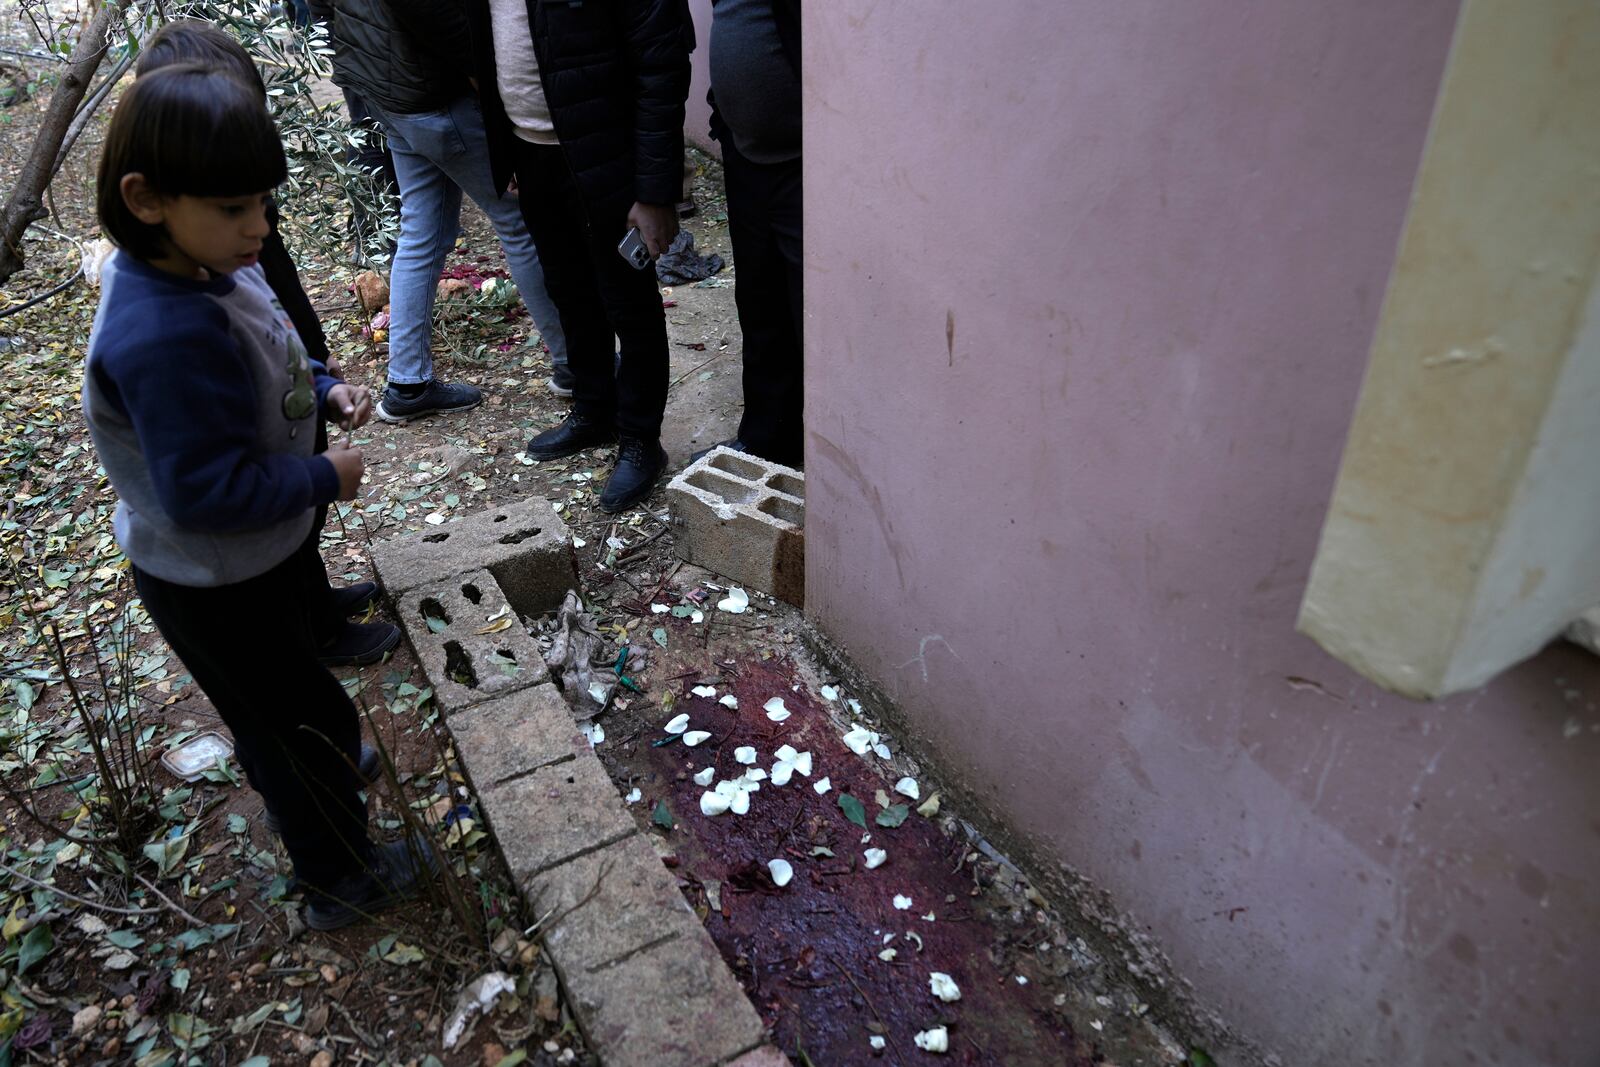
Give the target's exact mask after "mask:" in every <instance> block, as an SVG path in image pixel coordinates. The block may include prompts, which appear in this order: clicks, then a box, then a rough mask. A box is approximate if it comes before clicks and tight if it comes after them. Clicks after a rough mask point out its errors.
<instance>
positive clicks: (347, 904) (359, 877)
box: [306, 837, 439, 930]
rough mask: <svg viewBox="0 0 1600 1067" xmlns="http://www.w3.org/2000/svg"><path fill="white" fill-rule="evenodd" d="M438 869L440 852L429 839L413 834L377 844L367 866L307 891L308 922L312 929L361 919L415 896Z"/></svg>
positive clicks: (343, 924)
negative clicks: (325, 885)
mask: <svg viewBox="0 0 1600 1067" xmlns="http://www.w3.org/2000/svg"><path fill="white" fill-rule="evenodd" d="M413 848H414V849H415V852H416V854H413ZM419 860H420V862H419ZM438 873H439V854H438V853H437V852H435V851H434V848H433V845H432V843H431V842H429V841H427V840H424V839H422V838H416V837H414V838H412V839H411V840H410V842H406V841H391V842H390V843H389V844H387V845H376V846H374V847H373V849H372V854H371V855H370V856H368V857H367V865H366V868H365V869H364V870H361V871H358V872H357V873H355V874H352V875H349V876H348V877H345V878H341V879H339V880H338V881H337V882H335V883H334V884H333V885H331V886H327V887H326V888H319V889H312V890H308V891H307V893H306V925H307V926H309V927H311V929H313V930H338V929H340V928H341V927H345V926H350V925H351V924H353V923H358V922H360V921H361V920H362V919H365V918H367V917H368V916H370V915H372V914H373V913H374V912H379V911H383V910H384V909H385V908H392V907H394V905H396V904H399V903H400V902H401V901H404V900H406V899H408V898H410V897H414V896H416V895H417V892H418V891H419V890H420V889H421V888H422V885H423V882H424V880H425V879H432V878H433V877H435V876H437V875H438Z"/></svg>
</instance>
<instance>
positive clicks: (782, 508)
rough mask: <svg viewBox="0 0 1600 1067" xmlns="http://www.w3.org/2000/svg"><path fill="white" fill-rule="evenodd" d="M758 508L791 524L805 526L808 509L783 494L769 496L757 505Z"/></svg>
mask: <svg viewBox="0 0 1600 1067" xmlns="http://www.w3.org/2000/svg"><path fill="white" fill-rule="evenodd" d="M756 510H757V511H761V512H765V513H766V514H768V515H771V516H772V517H773V518H775V519H778V520H780V521H782V522H786V523H788V524H789V525H790V526H798V527H800V528H802V529H804V528H805V525H806V509H805V508H803V507H801V506H800V505H799V504H796V503H795V502H794V501H792V500H785V499H783V498H782V497H781V496H769V497H767V499H765V500H763V501H762V502H761V503H759V504H757V505H756Z"/></svg>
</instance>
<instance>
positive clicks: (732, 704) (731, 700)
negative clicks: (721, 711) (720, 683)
mask: <svg viewBox="0 0 1600 1067" xmlns="http://www.w3.org/2000/svg"><path fill="white" fill-rule="evenodd" d="M717 703H718V704H721V705H722V706H723V707H725V708H727V709H729V710H730V711H737V710H738V709H739V698H738V697H736V696H734V695H733V694H732V693H729V694H728V695H727V696H725V697H723V698H722V699H721V700H719V701H717Z"/></svg>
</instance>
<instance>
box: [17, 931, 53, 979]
mask: <svg viewBox="0 0 1600 1067" xmlns="http://www.w3.org/2000/svg"><path fill="white" fill-rule="evenodd" d="M54 945H55V938H53V937H51V936H50V926H49V924H48V923H40V924H39V925H38V926H35V927H34V928H33V929H32V930H29V931H28V932H27V934H26V935H25V936H24V937H23V938H22V946H21V947H20V948H18V949H17V973H18V974H26V973H27V970H28V968H29V967H32V966H33V965H34V964H35V963H38V962H39V961H40V960H42V959H44V958H45V957H46V956H48V955H49V954H50V949H51V948H52V947H54Z"/></svg>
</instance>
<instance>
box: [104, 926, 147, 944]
mask: <svg viewBox="0 0 1600 1067" xmlns="http://www.w3.org/2000/svg"><path fill="white" fill-rule="evenodd" d="M106 940H107V941H109V942H111V943H112V944H113V945H116V946H117V947H118V948H138V947H139V946H140V945H142V944H144V938H142V937H140V936H139V935H138V934H136V933H134V932H133V931H132V930H113V931H111V932H110V933H109V934H107V935H106Z"/></svg>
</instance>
